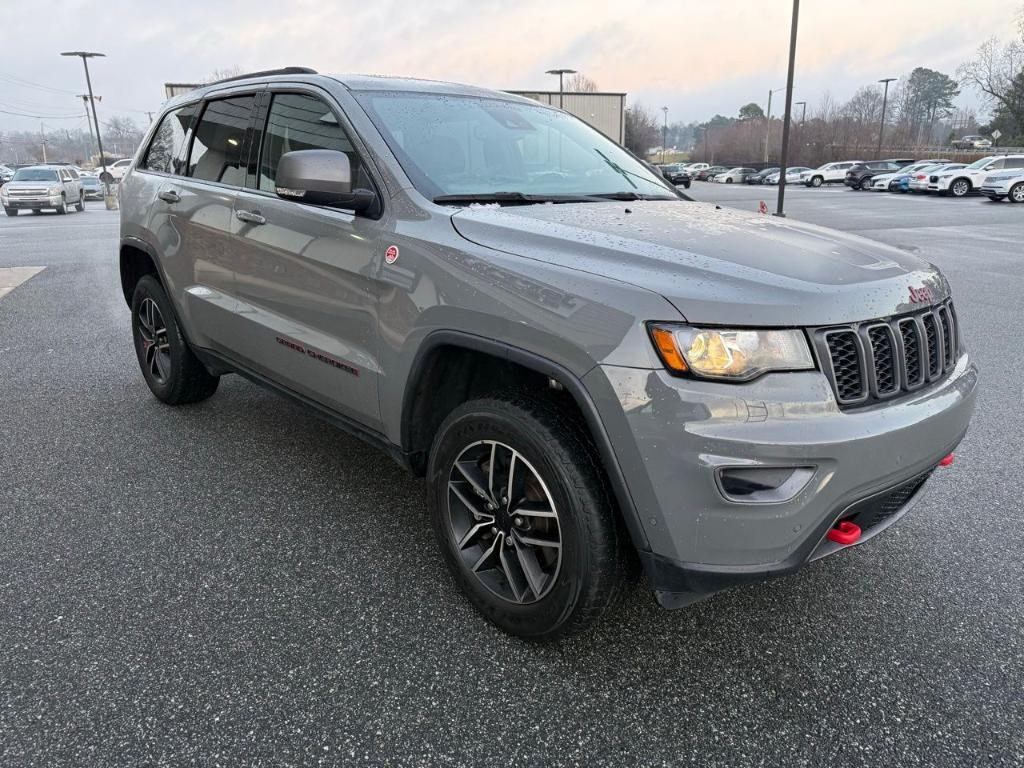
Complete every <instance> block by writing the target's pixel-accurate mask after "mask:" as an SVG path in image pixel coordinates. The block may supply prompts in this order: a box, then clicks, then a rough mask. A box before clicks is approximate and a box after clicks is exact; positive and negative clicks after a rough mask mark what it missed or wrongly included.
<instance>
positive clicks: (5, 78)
mask: <svg viewBox="0 0 1024 768" xmlns="http://www.w3.org/2000/svg"><path fill="white" fill-rule="evenodd" d="M0 82H7V83H10V84H11V85H17V86H20V87H22V88H38V89H41V90H44V91H51V92H52V93H70V94H71V95H72V96H74V94H75V92H74V91H69V90H66V89H64V88H54V87H53V86H50V85H43V84H42V83H36V82H33V81H31V80H25V79H24V78H22V77H14V76H13V75H0Z"/></svg>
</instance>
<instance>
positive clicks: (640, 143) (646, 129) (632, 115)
mask: <svg viewBox="0 0 1024 768" xmlns="http://www.w3.org/2000/svg"><path fill="white" fill-rule="evenodd" d="M624 127H625V134H626V148H627V149H629V150H630V151H632V152H633V153H634V154H636V155H639V156H640V157H645V156H646V155H647V150H649V149H651V148H653V147H655V146H657V145H658V143H659V142H660V138H661V131H660V128H659V126H658V118H657V117H656V116H655V115H654V113H653V112H651V111H650V110H648V109H647V107H645V106H644V105H643V104H641V103H639V102H637V103H635V104H632V105H630V106H628V107H626V122H625V126H624Z"/></svg>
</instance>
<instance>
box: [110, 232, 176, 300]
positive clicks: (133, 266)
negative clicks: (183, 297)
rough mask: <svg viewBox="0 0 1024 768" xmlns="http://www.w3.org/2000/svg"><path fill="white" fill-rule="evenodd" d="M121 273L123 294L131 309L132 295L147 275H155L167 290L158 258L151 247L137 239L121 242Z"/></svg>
mask: <svg viewBox="0 0 1024 768" xmlns="http://www.w3.org/2000/svg"><path fill="white" fill-rule="evenodd" d="M119 261H120V271H121V292H122V293H123V294H124V300H125V303H126V304H127V305H128V306H129V307H130V306H131V304H132V294H133V293H134V292H135V286H136V285H138V283H139V280H141V279H142V278H143V276H145V275H153V276H154V277H156V279H157V280H159V281H160V285H162V286H163V288H164V290H167V284H166V283H165V282H164V279H163V275H161V274H160V270H159V268H158V267H157V262H156V256H155V254H154V253H153V252H152V250H151V249H150V248H149V246H148V245H147V244H146V243H144V242H143V241H141V240H136V239H135V238H131V239H126V240H123V241H122V242H121V250H120V254H119Z"/></svg>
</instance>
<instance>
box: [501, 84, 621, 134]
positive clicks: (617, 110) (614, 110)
mask: <svg viewBox="0 0 1024 768" xmlns="http://www.w3.org/2000/svg"><path fill="white" fill-rule="evenodd" d="M508 93H514V94H516V95H517V96H525V97H526V98H528V99H533V100H534V101H539V102H541V103H542V104H550V105H551V106H553V107H557V106H558V102H559V94H558V91H508ZM561 99H562V109H564V110H565V111H566V112H568V113H569V114H572V115H576V117H578V118H580V119H581V120H583V121H584V122H586V123H589V124H590V125H592V126H594V128H596V129H597V130H599V131H600V132H601V133H603V134H604V135H605V136H607V137H608V138H609V139H611V140H612V141H617V142H618V143H619V144H622V143H623V142H624V141H625V139H626V136H625V120H624V114H623V113H624V111H625V108H626V94H624V93H566V94H562V96H561Z"/></svg>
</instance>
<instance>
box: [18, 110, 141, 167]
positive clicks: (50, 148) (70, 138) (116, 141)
mask: <svg viewBox="0 0 1024 768" xmlns="http://www.w3.org/2000/svg"><path fill="white" fill-rule="evenodd" d="M83 122H84V121H83ZM44 123H45V121H44ZM100 128H101V130H102V134H101V137H102V139H103V152H104V154H105V155H106V157H107V162H113V161H114V160H116V159H118V158H122V157H131V156H132V155H133V154H134V153H135V150H136V148H137V147H138V146H139V143H140V142H141V141H142V137H143V136H144V135H145V132H146V126H140V125H139V124H138V123H136V121H135V120H134V119H133V118H131V117H120V116H117V115H115V116H113V117H111V118H110V119H109V120H106V121H103V122H101V123H100ZM44 146H45V148H46V151H45V157H46V160H47V161H49V162H51V163H54V162H60V163H74V164H75V165H99V151H98V149H97V147H96V139H95V138H94V137H93V134H92V131H90V130H89V129H88V128H71V129H68V128H59V127H56V126H54V125H47V124H41V125H40V129H39V130H38V131H10V132H6V133H2V134H0V162H3V163H17V164H26V163H41V162H42V161H43V157H44V152H43V147H44Z"/></svg>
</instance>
